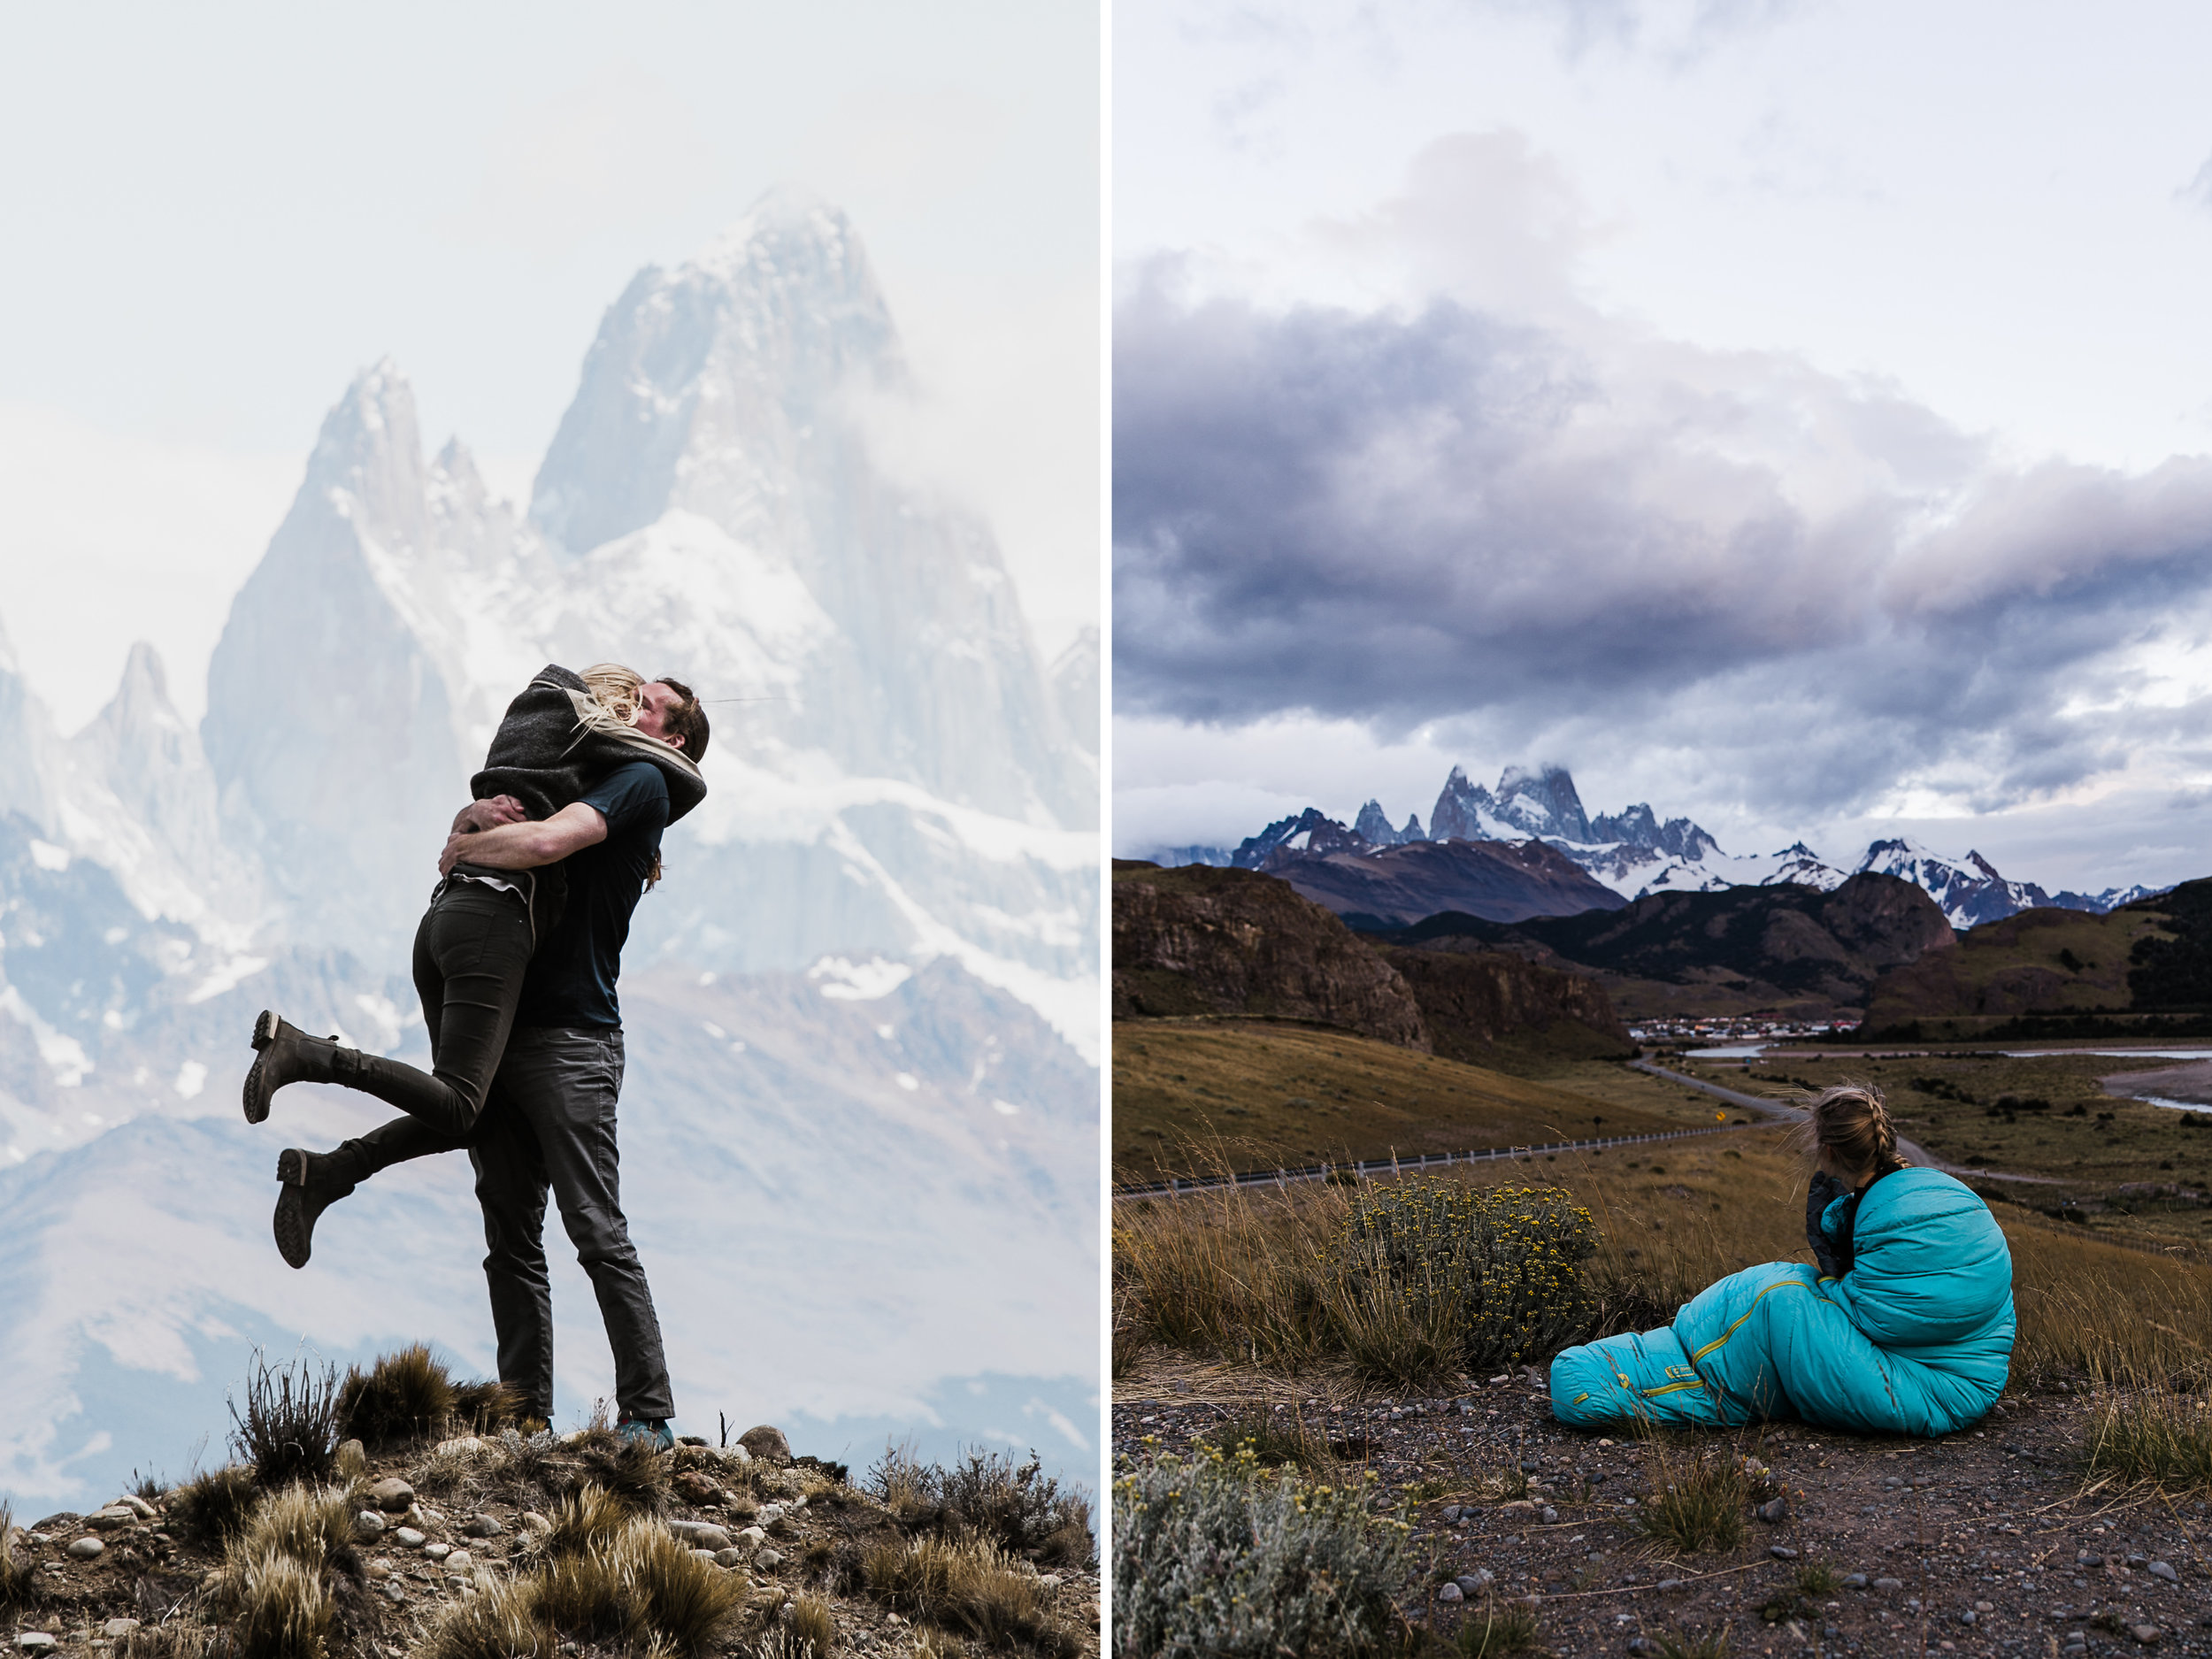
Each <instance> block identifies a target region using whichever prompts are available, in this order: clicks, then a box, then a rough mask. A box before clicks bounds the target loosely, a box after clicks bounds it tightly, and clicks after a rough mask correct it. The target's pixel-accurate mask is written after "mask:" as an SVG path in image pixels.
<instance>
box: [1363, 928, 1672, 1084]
mask: <svg viewBox="0 0 2212 1659" xmlns="http://www.w3.org/2000/svg"><path fill="white" fill-rule="evenodd" d="M1382 954H1383V958H1384V960H1385V961H1386V962H1388V963H1389V964H1390V965H1391V966H1392V967H1394V968H1395V969H1396V970H1397V971H1398V973H1399V975H1400V977H1402V979H1404V980H1405V982H1406V984H1407V986H1408V987H1409V988H1410V989H1411V991H1412V992H1413V996H1414V1001H1415V1002H1417V1003H1418V1004H1419V1005H1420V1009H1421V1018H1422V1020H1423V1022H1424V1023H1425V1025H1427V1027H1428V1032H1429V1041H1430V1044H1431V1046H1432V1051H1433V1052H1435V1053H1437V1054H1440V1055H1442V1056H1444V1057H1445V1058H1446V1059H1448V1060H1464V1061H1466V1062H1468V1063H1469V1064H1472V1065H1495V1064H1498V1063H1499V1061H1500V1058H1501V1054H1500V1050H1501V1048H1502V1047H1506V1046H1511V1047H1514V1048H1531V1047H1540V1048H1543V1049H1544V1050H1545V1051H1547V1052H1548V1053H1550V1054H1555V1055H1562V1056H1577V1057H1590V1058H1605V1059H1628V1058H1632V1057H1633V1056H1634V1055H1635V1053H1636V1043H1635V1041H1634V1039H1632V1037H1630V1036H1629V1034H1628V1027H1627V1026H1626V1025H1623V1024H1622V1023H1621V1020H1620V1017H1619V1016H1618V1015H1617V1014H1616V1013H1615V1012H1614V1011H1613V1004H1612V1002H1611V1000H1610V999H1609V997H1607V995H1605V991H1604V987H1601V986H1600V985H1599V984H1598V983H1597V981H1596V980H1594V979H1591V978H1589V977H1588V976H1586V975H1584V974H1578V973H1567V972H1561V971H1560V970H1558V969H1555V968H1547V967H1541V966H1539V965H1538V964H1535V963H1532V962H1528V961H1525V960H1524V959H1523V958H1521V957H1519V956H1513V955H1511V954H1509V953H1508V952H1505V951H1489V950H1486V951H1445V950H1409V949H1402V948H1390V947H1386V948H1385V949H1384V950H1383V953H1382Z"/></svg>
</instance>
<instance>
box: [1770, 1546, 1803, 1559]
mask: <svg viewBox="0 0 2212 1659" xmlns="http://www.w3.org/2000/svg"><path fill="white" fill-rule="evenodd" d="M1767 1554H1768V1555H1771V1556H1773V1557H1774V1558H1775V1560H1777V1561H1795V1560H1796V1559H1797V1552H1796V1551H1795V1550H1793V1549H1792V1548H1790V1547H1789V1546H1788V1545H1787V1544H1769V1545H1768V1546H1767Z"/></svg>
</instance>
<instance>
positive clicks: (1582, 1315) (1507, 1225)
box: [1327, 1177, 1597, 1382]
mask: <svg viewBox="0 0 2212 1659" xmlns="http://www.w3.org/2000/svg"><path fill="white" fill-rule="evenodd" d="M1596 1248H1597V1229H1596V1226H1595V1225H1594V1223H1593V1221H1592V1220H1591V1217H1590V1212H1589V1210H1587V1209H1586V1208H1585V1207H1584V1206H1583V1205H1582V1204H1580V1203H1579V1202H1577V1201H1576V1199H1575V1196H1574V1194H1572V1193H1570V1192H1568V1191H1567V1190H1566V1189H1565V1188H1563V1187H1471V1186H1469V1185H1467V1184H1465V1183H1463V1182H1458V1181H1440V1180H1432V1179H1420V1178H1417V1177H1416V1178H1409V1179H1404V1180H1398V1181H1392V1182H1389V1183H1387V1184H1379V1185H1378V1186H1376V1187H1372V1188H1371V1189H1369V1190H1366V1191H1363V1192H1362V1193H1361V1194H1359V1196H1358V1197H1357V1198H1356V1199H1355V1200H1354V1201H1353V1203H1352V1206H1351V1210H1350V1213H1349V1214H1348V1215H1347V1216H1346V1217H1345V1218H1344V1223H1343V1225H1342V1226H1341V1227H1340V1229H1339V1232H1338V1234H1337V1238H1336V1240H1335V1245H1334V1248H1333V1256H1332V1260H1331V1263H1330V1266H1331V1274H1330V1278H1329V1280H1328V1290H1327V1299H1328V1302H1329V1307H1330V1311H1331V1314H1332V1316H1333V1319H1334V1321H1335V1323H1336V1324H1337V1325H1338V1327H1339V1329H1340V1333H1341V1336H1342V1340H1343V1342H1344V1346H1345V1348H1346V1350H1347V1351H1348V1353H1349V1354H1350V1355H1351V1356H1352V1358H1353V1359H1354V1361H1355V1362H1356V1363H1358V1364H1360V1366H1361V1367H1362V1369H1363V1370H1365V1371H1369V1372H1370V1373H1371V1374H1373V1375H1375V1376H1377V1377H1378V1378H1379V1379H1386V1380H1390V1381H1403V1382H1410V1381H1414V1380H1417V1379H1420V1378H1422V1377H1425V1376H1429V1375H1432V1374H1434V1373H1435V1372H1437V1371H1448V1370H1455V1369H1458V1368H1459V1367H1461V1366H1468V1367H1479V1368H1484V1369H1487V1368H1489V1367H1491V1366H1494V1365H1508V1364H1517V1363H1519V1362H1521V1361H1522V1360H1525V1359H1529V1358H1532V1357H1534V1356H1540V1355H1543V1354H1548V1353H1550V1352H1552V1351H1553V1350H1555V1349H1556V1348H1561V1347H1563V1346H1564V1345H1565V1344H1567V1343H1569V1342H1572V1341H1575V1340H1578V1339H1579V1338H1580V1337H1582V1336H1583V1335H1584V1334H1585V1333H1586V1332H1587V1331H1588V1330H1589V1328H1590V1325H1591V1324H1592V1322H1593V1320H1594V1317H1595V1314H1596V1303H1595V1301H1594V1297H1593V1296H1592V1294H1591V1292H1590V1289H1589V1287H1588V1286H1586V1284H1585V1283H1584V1281H1583V1276H1582V1271H1581V1264H1582V1263H1584V1262H1585V1261H1586V1260H1587V1259H1588V1258H1589V1257H1590V1256H1591V1255H1592V1253H1593V1252H1594V1250H1595V1249H1596Z"/></svg>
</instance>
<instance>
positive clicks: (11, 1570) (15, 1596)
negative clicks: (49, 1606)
mask: <svg viewBox="0 0 2212 1659" xmlns="http://www.w3.org/2000/svg"><path fill="white" fill-rule="evenodd" d="M15 1538H16V1533H15V1517H14V1515H13V1514H12V1513H11V1512H10V1510H9V1508H8V1505H7V1504H6V1502H4V1501H0V1609H12V1608H18V1607H21V1606H22V1605H23V1604H24V1603H25V1602H26V1601H29V1600H30V1599H31V1589H32V1586H33V1584H34V1582H35V1575H36V1572H37V1569H36V1568H35V1567H33V1566H32V1565H31V1563H30V1561H29V1560H28V1558H27V1557H25V1556H22V1555H17V1554H16V1552H15Z"/></svg>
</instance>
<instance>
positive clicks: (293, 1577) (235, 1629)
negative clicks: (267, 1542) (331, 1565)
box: [211, 1549, 337, 1659]
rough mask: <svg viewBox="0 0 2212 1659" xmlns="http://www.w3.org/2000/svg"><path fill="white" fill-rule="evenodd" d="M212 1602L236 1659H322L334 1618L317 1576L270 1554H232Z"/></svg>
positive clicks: (327, 1591)
mask: <svg viewBox="0 0 2212 1659" xmlns="http://www.w3.org/2000/svg"><path fill="white" fill-rule="evenodd" d="M220 1571H221V1576H220V1578H219V1582H218V1584H217V1585H216V1586H215V1588H214V1591H213V1594H212V1595H211V1601H212V1602H213V1604H214V1605H215V1606H216V1607H217V1608H218V1609H220V1610H221V1612H222V1613H223V1615H224V1617H225V1630H226V1633H227V1636H228V1638H229V1642H228V1651H229V1652H231V1653H233V1654H234V1655H237V1659H323V1655H324V1654H325V1653H326V1651H327V1649H328V1644H329V1640H330V1627H331V1623H332V1620H333V1618H334V1617H335V1615H336V1612H337V1606H336V1603H335V1602H334V1601H333V1600H332V1598H331V1594H330V1588H329V1586H328V1585H326V1583H325V1582H324V1580H323V1575H322V1573H321V1571H319V1569H317V1568H316V1567H313V1566H311V1565H310V1564H309V1563H306V1562H303V1561H297V1560H295V1559H294V1558H293V1557H291V1556H290V1555H285V1554H283V1553H281V1552H280V1551H278V1550H274V1549H270V1550H261V1551H257V1552H254V1553H252V1554H250V1555H249V1554H245V1553H242V1552H240V1553H237V1554H234V1556H233V1558H232V1559H231V1560H230V1561H229V1562H227V1563H226V1564H225V1565H224V1566H223V1568H222V1569H221V1570H220Z"/></svg>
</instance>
